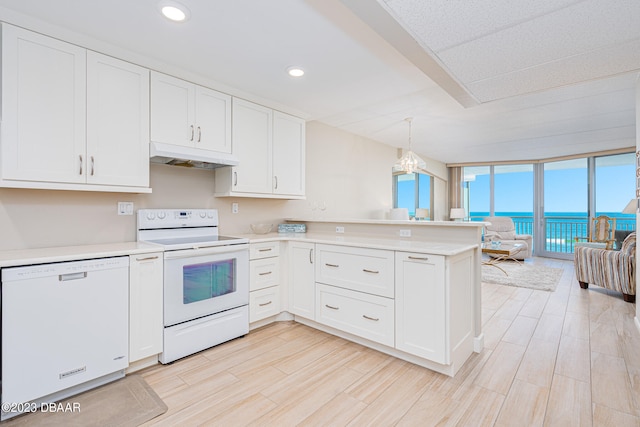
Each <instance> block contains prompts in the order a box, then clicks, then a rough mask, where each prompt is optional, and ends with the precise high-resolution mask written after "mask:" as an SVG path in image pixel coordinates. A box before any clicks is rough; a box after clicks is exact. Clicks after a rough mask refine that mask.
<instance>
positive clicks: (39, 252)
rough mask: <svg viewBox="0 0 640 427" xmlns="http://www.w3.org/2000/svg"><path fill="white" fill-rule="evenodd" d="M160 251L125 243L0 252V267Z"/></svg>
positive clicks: (148, 246) (151, 246)
mask: <svg viewBox="0 0 640 427" xmlns="http://www.w3.org/2000/svg"><path fill="white" fill-rule="evenodd" d="M162 250H163V249H162V246H158V245H153V244H150V243H141V242H126V243H106V244H101V245H83V246H60V247H53V248H36V249H20V250H15V251H0V267H13V266H18V265H33V264H47V263H52V262H63V261H76V260H82V259H92V258H106V257H114V256H122V255H136V254H144V253H150V252H162Z"/></svg>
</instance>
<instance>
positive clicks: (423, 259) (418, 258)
mask: <svg viewBox="0 0 640 427" xmlns="http://www.w3.org/2000/svg"><path fill="white" fill-rule="evenodd" d="M409 259H416V260H418V261H429V258H427V257H419V256H409Z"/></svg>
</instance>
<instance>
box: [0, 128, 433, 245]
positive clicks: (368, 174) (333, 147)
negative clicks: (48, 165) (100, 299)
mask: <svg viewBox="0 0 640 427" xmlns="http://www.w3.org/2000/svg"><path fill="white" fill-rule="evenodd" d="M395 160H396V149H395V148H393V147H390V146H387V145H384V144H380V143H377V142H374V141H371V140H367V139H364V138H361V137H358V136H355V135H352V134H350V133H347V132H343V131H340V130H338V129H335V128H332V127H329V126H326V125H323V124H321V123H319V122H309V123H308V124H307V177H306V180H307V182H306V188H307V191H306V192H307V200H306V201H305V200H291V201H288V200H268V199H247V198H216V197H214V196H213V191H214V186H213V179H214V173H213V172H212V171H207V170H196V169H188V168H181V167H177V166H166V165H156V164H152V165H151V186H152V188H153V193H152V194H127V193H98V192H85V191H46V190H20V189H7V188H0V250H15V249H25V248H35V247H50V246H67V245H83V244H98V243H111V242H126V241H134V240H135V239H136V234H135V229H136V222H135V216H118V215H117V209H116V207H117V202H118V201H132V202H134V204H135V205H134V206H135V209H136V210H137V209H140V208H216V209H218V210H219V215H220V223H221V227H220V232H221V233H222V234H225V233H226V234H237V233H245V232H249V224H250V223H252V222H265V221H268V222H272V223H274V224H276V225H277V224H278V223H279V222H281V221H282V219H283V218H287V217H309V216H311V209H310V208H309V203H308V202H310V201H324V202H325V203H326V205H327V210H326V211H325V212H324V216H325V217H327V218H329V217H331V218H336V217H337V218H383V217H384V214H385V212H386V211H388V209H390V208H391V205H392V200H391V199H392V179H391V167H392V165H393V163H394V162H395ZM439 186H441V185H439ZM437 191H438V192H440V190H437ZM442 193H443V194H445V193H446V185H445V189H444V190H442ZM443 197H444V196H443ZM232 202H237V203H239V208H240V212H239V213H238V214H232V213H231V203H232ZM442 210H446V209H445V208H443V209H442ZM316 215H317V216H319V215H320V213H319V212H316Z"/></svg>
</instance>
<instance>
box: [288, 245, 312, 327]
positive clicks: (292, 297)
mask: <svg viewBox="0 0 640 427" xmlns="http://www.w3.org/2000/svg"><path fill="white" fill-rule="evenodd" d="M314 251H315V244H313V243H305V242H289V260H290V263H289V265H290V266H291V267H290V271H289V312H291V313H293V314H295V315H297V316H301V317H305V318H307V319H311V320H315V268H314V264H313V263H314V257H315V254H314Z"/></svg>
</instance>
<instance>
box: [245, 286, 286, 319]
mask: <svg viewBox="0 0 640 427" xmlns="http://www.w3.org/2000/svg"><path fill="white" fill-rule="evenodd" d="M279 313H280V286H271V287H269V288H264V289H259V290H257V291H251V292H250V293H249V323H251V322H255V321H258V320H262V319H266V318H267V317H271V316H275V315H276V314H279Z"/></svg>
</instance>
